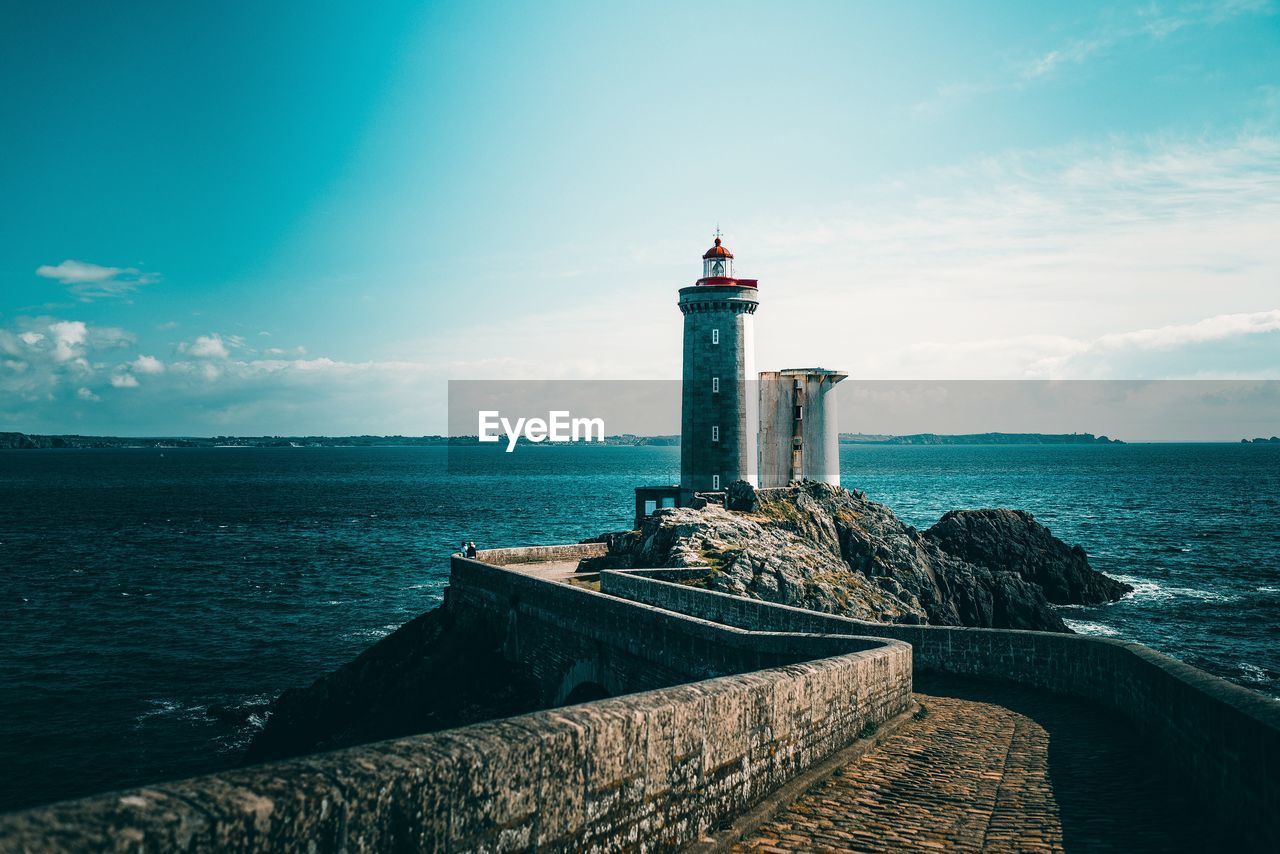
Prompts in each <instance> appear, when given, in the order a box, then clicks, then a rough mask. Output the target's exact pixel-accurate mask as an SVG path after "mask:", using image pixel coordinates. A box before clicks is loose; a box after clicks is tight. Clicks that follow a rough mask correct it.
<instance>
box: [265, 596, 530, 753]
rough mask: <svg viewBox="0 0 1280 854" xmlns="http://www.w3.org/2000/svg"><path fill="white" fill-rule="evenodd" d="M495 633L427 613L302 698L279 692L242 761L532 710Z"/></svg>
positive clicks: (523, 678) (461, 618)
mask: <svg viewBox="0 0 1280 854" xmlns="http://www.w3.org/2000/svg"><path fill="white" fill-rule="evenodd" d="M501 637H502V635H501V633H499V632H497V631H495V630H494V627H492V626H490V625H488V624H487V623H485V622H484V621H483V620H479V619H469V618H467V616H466V615H459V614H455V613H453V612H452V611H450V610H449V609H446V608H443V607H441V608H436V609H435V610H433V611H428V612H427V613H425V614H423V615H422V616H420V617H418V618H416V619H414V620H411V621H410V622H408V623H405V624H404V625H403V626H401V627H400V628H399V629H397V630H396V631H395V632H394V633H392V634H390V635H388V636H387V637H385V638H383V639H382V640H380V641H379V642H378V643H376V644H374V645H373V646H371V647H369V648H368V649H367V650H365V651H364V652H363V653H361V654H360V656H359V657H358V658H356V659H354V660H353V661H351V662H348V663H347V664H344V665H343V666H342V667H340V668H338V669H337V670H335V671H334V672H332V673H330V674H328V675H326V676H322V677H320V678H319V679H317V680H316V681H315V683H313V684H312V685H311V686H310V687H308V688H295V689H290V690H288V691H285V692H284V693H283V694H281V695H280V696H279V697H278V698H276V700H275V702H274V703H272V704H271V712H270V715H269V716H268V718H267V723H266V726H265V727H264V728H263V730H262V732H260V733H259V734H258V736H257V738H255V739H254V741H253V743H252V744H250V746H249V749H248V751H247V753H246V761H248V762H263V761H267V760H271V759H283V758H286V757H289V756H298V755H301V754H304V753H314V752H316V751H321V750H333V749H335V748H339V747H348V746H351V745H355V744H364V743H367V742H371V741H379V740H382V739H387V738H395V737H397V736H402V735H409V734H413V733H423V732H433V731H435V730H440V729H449V728H452V727H457V726H465V725H466V724H472V723H476V722H478V721H484V720H491V719H493V718H502V717H508V716H510V715H518V714H523V713H525V712H530V711H534V710H536V709H538V708H539V700H538V698H539V693H538V685H537V682H536V680H535V679H534V677H533V676H532V675H531V674H529V673H527V672H526V671H525V670H524V669H523V668H521V667H520V666H519V665H517V664H513V663H511V662H508V661H506V660H505V659H504V657H503V656H502V653H501V650H500V646H501Z"/></svg>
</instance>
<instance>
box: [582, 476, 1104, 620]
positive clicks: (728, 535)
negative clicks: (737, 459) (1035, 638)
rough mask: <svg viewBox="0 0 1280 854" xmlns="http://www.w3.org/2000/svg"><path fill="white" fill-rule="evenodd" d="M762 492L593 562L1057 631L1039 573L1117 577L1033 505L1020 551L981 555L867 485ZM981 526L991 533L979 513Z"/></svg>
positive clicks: (780, 597)
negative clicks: (1057, 533)
mask: <svg viewBox="0 0 1280 854" xmlns="http://www.w3.org/2000/svg"><path fill="white" fill-rule="evenodd" d="M728 492H729V495H730V496H731V497H732V498H731V500H730V501H729V502H728V503H729V504H730V505H731V506H743V505H744V503H751V502H749V501H747V495H746V490H743V489H741V488H738V487H736V486H734V487H731V488H730V489H729V490H728ZM752 498H753V499H754V508H755V509H754V510H750V511H733V510H730V509H726V508H725V507H721V506H718V505H715V504H708V505H706V506H704V507H702V508H700V509H692V508H676V509H672V510H663V511H660V512H659V513H657V514H656V515H655V516H654V517H653V518H652V519H650V520H649V521H648V522H646V524H645V526H644V528H643V529H641V530H640V531H633V532H631V533H629V534H626V535H623V536H620V537H615V538H614V540H613V546H612V547H611V549H610V553H609V554H608V555H607V556H605V557H604V558H602V559H598V560H596V561H594V562H593V568H597V567H600V566H617V567H659V566H706V567H709V568H710V569H711V570H712V572H711V573H710V574H709V576H708V578H707V580H706V581H705V584H706V585H707V586H708V587H710V588H712V589H715V590H720V591H723V592H726V593H733V594H736V595H740V596H751V597H754V598H757V599H764V600H767V601H770V602H780V603H783V604H787V605H794V606H796V607H800V608H809V609H812V610H817V611H825V612H827V613H836V614H844V615H847V616H851V617H856V618H858V619H864V620H877V621H882V622H896V623H931V624H934V625H951V626H981V627H992V628H1015V629H1040V630H1046V631H1057V632H1066V631H1069V630H1068V629H1067V627H1066V625H1065V624H1064V623H1063V622H1062V619H1061V618H1060V617H1059V616H1058V615H1057V613H1056V612H1055V611H1054V610H1053V608H1052V607H1051V605H1050V600H1049V599H1048V598H1047V597H1046V595H1045V592H1044V590H1043V589H1042V588H1041V585H1040V583H1039V582H1038V581H1037V579H1038V578H1042V577H1045V578H1053V577H1057V576H1059V575H1060V576H1062V577H1063V578H1071V579H1073V580H1072V582H1071V584H1069V585H1068V587H1069V588H1070V589H1076V590H1082V589H1088V590H1109V589H1112V588H1110V587H1108V585H1115V584H1118V582H1114V581H1112V580H1111V579H1107V578H1106V577H1105V576H1102V575H1101V574H1100V573H1097V572H1094V571H1093V570H1091V569H1089V568H1088V564H1087V558H1084V557H1083V552H1082V551H1077V550H1073V549H1071V548H1070V547H1068V546H1066V545H1065V544H1064V543H1062V542H1061V541H1060V540H1057V539H1056V538H1054V537H1052V535H1051V534H1049V532H1048V529H1046V528H1044V527H1043V526H1040V525H1038V523H1036V522H1035V520H1034V519H1032V518H1031V516H1030V515H1028V514H1014V515H1012V516H1011V518H1009V519H1007V520H1002V521H1004V522H1005V523H1006V524H1007V526H1008V530H1007V531H1006V534H1008V535H1010V536H1012V538H1013V540H1014V542H1017V543H1021V544H1022V548H1021V549H1016V548H1013V547H1009V548H1007V549H1005V550H1000V549H996V548H987V549H985V550H981V551H980V550H978V549H977V548H974V549H972V550H971V552H972V555H973V557H974V558H980V559H970V558H968V557H965V556H964V555H963V554H959V553H956V552H954V551H952V550H951V549H950V548H949V547H946V548H944V545H943V544H944V543H948V544H950V543H951V542H953V540H951V539H950V538H946V537H939V538H937V539H935V538H934V537H931V536H926V535H925V534H921V533H920V532H919V531H917V530H916V529H915V528H913V527H911V526H910V525H907V524H905V523H904V522H902V521H901V520H900V519H898V517H897V516H895V515H894V513H893V511H891V510H890V509H889V508H887V507H885V506H884V505H881V504H877V503H875V502H873V501H869V500H867V497H866V496H865V495H864V494H862V493H860V492H850V491H848V490H845V489H841V488H840V487H833V486H829V485H826V484H821V483H810V482H806V483H804V484H800V485H797V486H793V487H788V488H785V489H768V490H758V491H755V492H754V495H753V496H752ZM1004 512H1010V513H1012V511H1004ZM940 524H941V523H940ZM1019 526H1021V528H1022V529H1021V530H1018V527H1019ZM973 527H974V529H975V530H983V528H982V527H981V526H979V525H977V524H976V520H975V521H974V524H973ZM1046 538H1047V539H1046ZM955 542H959V540H956V541H955ZM964 542H965V543H966V544H968V543H969V541H968V540H965V541H964ZM982 542H984V543H985V542H986V541H985V539H984V540H982ZM1055 544H1056V545H1055ZM1015 558H1018V559H1015ZM1055 560H1058V561H1066V562H1068V563H1070V567H1067V566H1065V565H1064V566H1058V565H1057V564H1055ZM1079 560H1083V561H1084V564H1083V566H1080V565H1079V563H1078V561H1079ZM1121 586H1123V585H1121ZM1055 595H1056V594H1055Z"/></svg>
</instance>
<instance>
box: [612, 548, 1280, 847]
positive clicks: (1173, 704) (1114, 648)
mask: <svg viewBox="0 0 1280 854" xmlns="http://www.w3.org/2000/svg"><path fill="white" fill-rule="evenodd" d="M705 572H706V570H704V569H690V570H671V569H666V570H648V571H646V570H633V571H627V572H620V571H609V572H604V573H601V577H600V580H601V589H602V590H604V591H607V592H611V593H614V594H616V595H618V596H624V597H626V598H629V599H632V600H634V601H637V602H643V603H647V604H651V605H655V606H657V607H661V608H665V609H669V610H673V611H679V612H681V613H686V614H690V615H693V616H698V617H701V618H703V619H707V620H712V621H715V622H722V623H725V624H727V625H734V626H740V627H742V628H751V629H757V630H759V629H769V630H774V631H793V632H849V633H850V634H855V633H856V634H859V635H872V636H878V637H887V638H894V639H896V640H902V641H906V642H908V643H910V644H911V646H912V649H913V650H914V664H915V666H916V667H917V668H919V669H920V670H922V671H930V670H932V671H939V672H944V673H953V674H959V675H965V676H979V677H984V678H996V679H1004V680H1010V681H1014V682H1019V683H1022V684H1025V685H1030V686H1033V687H1036V688H1042V689H1046V690H1049V691H1053V692H1056V693H1060V694H1068V695H1072V696H1076V697H1080V698H1083V699H1086V700H1090V701H1093V702H1095V703H1098V704H1099V705H1101V706H1102V707H1103V708H1105V709H1108V710H1111V711H1112V712H1114V713H1115V714H1116V715H1118V716H1119V717H1121V718H1122V719H1125V720H1126V721H1127V722H1128V723H1130V724H1131V725H1132V726H1133V728H1134V730H1135V731H1136V733H1137V735H1138V736H1139V737H1141V738H1144V739H1145V740H1146V741H1147V742H1148V743H1149V744H1150V746H1151V748H1152V749H1153V750H1155V751H1156V752H1157V753H1158V755H1160V756H1161V757H1162V758H1163V759H1164V761H1165V762H1166V764H1167V765H1168V766H1169V767H1170V769H1171V770H1172V771H1173V772H1174V773H1177V774H1178V775H1179V776H1180V777H1181V778H1182V779H1183V780H1184V781H1185V783H1186V785H1188V786H1190V787H1192V788H1193V790H1194V791H1196V792H1197V793H1198V795H1199V798H1200V801H1201V803H1202V804H1204V808H1205V810H1207V811H1209V812H1210V814H1212V815H1213V816H1214V818H1215V822H1214V823H1215V824H1217V825H1218V826H1220V827H1221V828H1222V832H1223V834H1224V838H1226V839H1234V840H1235V841H1236V843H1237V844H1238V845H1240V846H1241V847H1242V848H1244V849H1246V850H1254V849H1256V850H1274V846H1275V845H1276V844H1277V842H1280V704H1277V703H1276V702H1275V701H1273V700H1270V699H1268V698H1266V697H1263V696H1262V695H1260V694H1257V693H1255V692H1253V691H1249V690H1248V689H1245V688H1241V687H1240V686H1238V685H1234V684H1232V683H1230V682H1227V681H1226V680H1224V679H1219V678H1217V677H1215V676H1211V675H1209V674H1207V673H1205V672H1204V671H1201V670H1198V669H1197V668H1194V667H1191V666H1190V665H1187V664H1183V663H1182V662H1180V661H1177V660H1175V659H1172V658H1169V657H1168V656H1165V655H1161V654H1160V653H1158V652H1155V651H1153V650H1151V649H1148V648H1147V647H1145V646H1142V645H1140V644H1135V643H1127V642H1124V641H1117V640H1111V639H1107V638H1091V637H1083V636H1081V635H1063V634H1057V633H1052V632H1028V631H1013V630H1000V629H971V628H955V627H950V626H897V625H886V624H883V623H867V622H862V621H859V620H853V619H850V618H847V617H839V616H836V615H833V614H820V613H816V612H813V611H806V610H802V609H799V608H791V607H788V606H785V605H775V604H772V603H768V602H761V601H759V600H755V599H744V598H740V597H736V596H729V595H725V594H723V593H715V592H712V591H708V590H701V589H698V588H694V587H689V586H687V585H684V584H678V583H672V582H676V581H680V580H684V581H688V580H691V579H694V578H697V577H699V576H701V575H703V574H705Z"/></svg>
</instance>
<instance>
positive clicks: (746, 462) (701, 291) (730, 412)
mask: <svg viewBox="0 0 1280 854" xmlns="http://www.w3.org/2000/svg"><path fill="white" fill-rule="evenodd" d="M757 293H758V291H757V290H756V280H755V279H737V278H734V275H733V253H732V252H730V251H729V249H728V247H726V246H725V245H724V244H723V243H722V242H721V240H720V232H719V230H717V231H716V241H715V245H714V246H712V247H711V248H710V249H708V250H707V251H706V253H705V254H704V255H703V256H702V278H700V279H698V281H697V282H695V283H694V284H692V285H690V286H689V287H686V288H681V289H680V311H681V313H682V314H684V376H683V386H682V400H681V416H680V498H681V501H680V503H681V504H685V503H687V502H688V500H689V498H690V497H691V496H692V494H693V493H694V492H705V491H709V490H720V489H725V488H727V487H728V486H729V484H731V483H733V482H734V481H735V480H745V481H749V482H750V483H752V484H756V483H757V478H756V466H757V446H756V441H757V439H756V434H757V430H758V427H759V394H758V392H757V389H756V369H755V339H754V335H753V334H752V324H753V317H752V316H753V315H754V314H755V311H756V307H757V306H758V305H759V304H760V302H759V298H758V296H757Z"/></svg>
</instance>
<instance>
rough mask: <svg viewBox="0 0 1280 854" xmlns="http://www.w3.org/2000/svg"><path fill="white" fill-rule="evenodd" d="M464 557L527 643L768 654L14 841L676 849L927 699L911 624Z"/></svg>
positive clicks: (35, 820) (664, 658)
mask: <svg viewBox="0 0 1280 854" xmlns="http://www.w3.org/2000/svg"><path fill="white" fill-rule="evenodd" d="M574 548H576V547H574ZM566 554H567V553H565V552H555V551H553V552H551V553H549V554H548V557H550V558H552V559H554V558H556V557H561V556H566ZM452 573H453V575H452V583H451V586H450V590H449V594H448V597H447V602H448V604H447V607H450V608H482V609H485V610H486V613H489V614H491V615H492V616H493V617H494V618H495V619H497V620H499V621H500V622H501V621H506V623H507V624H508V625H509V627H510V628H511V632H510V636H509V637H508V643H509V645H510V647H511V648H510V653H511V654H513V655H519V656H523V655H541V654H547V653H549V652H550V646H551V645H552V644H553V641H554V638H555V637H557V636H558V637H559V639H560V642H561V644H562V645H563V646H565V647H569V648H573V649H575V650H576V652H575V655H576V654H578V653H581V652H585V651H595V652H597V653H599V652H601V650H602V648H604V647H609V648H610V649H608V650H606V651H604V653H603V654H604V655H605V656H606V657H608V656H614V657H616V658H619V659H621V658H631V659H634V662H635V663H633V665H632V666H634V667H635V668H636V670H635V673H634V674H633V675H634V678H637V679H641V678H649V679H653V680H659V681H660V680H663V679H682V678H687V677H685V676H684V675H683V674H695V675H696V674H698V673H705V672H708V671H714V670H718V669H733V670H748V669H752V670H754V672H750V673H741V674H739V675H733V676H722V677H719V678H714V679H709V680H704V681H700V682H696V683H692V684H684V685H678V686H674V687H667V688H664V689H661V690H655V691H648V692H644V693H639V694H632V695H629V696H624V697H616V698H612V699H607V700H601V701H597V702H593V703H587V704H583V705H577V706H571V707H567V708H560V709H554V710H550V711H545V712H537V713H534V714H530V715H524V716H520V717H515V718H507V719H504V720H500V721H493V722H489V723H484V724H478V725H475V726H470V727H463V728H460V729H455V730H447V731H444V732H439V733H433V734H429V735H423V736H415V737H410V738H402V739H397V740H393V741H387V742H381V743H378V744H372V745H366V746H362V747H356V748H350V749H346V750H340V751H336V752H333V753H327V754H321V755H317V756H312V757H307V758H303V759H296V760H289V761H285V762H277V763H268V764H265V765H259V766H256V767H252V768H246V769H242V770H238V771H232V772H227V773H223V774H215V775H211V776H207V777H201V778H196V779H191V780H184V781H179V782H176V783H166V784H161V785H156V786H149V787H147V788H144V789H135V790H133V791H126V792H118V793H112V794H106V795H100V796H97V797H92V798H85V799H82V800H78V801H69V802H66V803H63V804H54V805H52V806H48V807H44V808H40V809H35V810H29V811H26V812H21V813H14V814H10V815H6V816H0V851H4V852H8V851H45V850H86V849H92V850H102V849H106V850H174V849H182V850H195V851H211V850H218V851H223V850H230V851H249V850H263V849H271V850H278V851H316V850H320V851H328V850H357V851H375V850H377V851H380V850H401V849H411V850H459V851H461V850H497V851H508V850H525V849H528V848H530V847H540V848H547V849H552V850H560V849H565V848H573V849H583V850H619V849H623V848H626V849H628V850H667V849H670V848H672V847H675V846H678V845H680V844H682V843H685V842H688V841H691V840H693V839H695V838H696V837H697V836H698V835H699V834H701V833H703V832H704V831H706V830H707V829H708V828H710V827H712V826H714V825H717V824H719V823H721V822H723V821H725V820H727V819H730V818H732V817H734V816H736V815H738V814H739V813H741V812H742V811H743V810H744V809H746V808H747V807H749V806H751V805H752V804H753V803H755V802H757V801H759V800H760V799H761V798H762V797H764V796H765V795H766V794H768V793H769V792H770V791H772V790H773V789H775V788H777V787H778V786H779V785H781V784H783V783H785V782H786V781H788V780H790V779H791V778H792V777H794V776H795V775H796V774H798V773H800V772H802V771H803V770H805V769H807V768H809V767H811V766H813V765H814V764H816V763H818V762H820V761H822V760H823V759H825V758H826V757H828V756H829V755H830V754H832V753H833V752H835V751H837V750H839V749H840V748H842V747H844V746H845V745H847V744H848V743H849V742H851V741H852V740H854V739H855V738H857V737H858V734H859V733H860V732H862V731H863V729H864V728H865V727H866V726H867V725H868V724H875V723H880V722H883V721H885V720H887V719H889V718H891V717H893V716H895V715H897V714H899V713H901V712H903V711H904V710H906V709H907V708H908V707H909V705H910V702H911V699H910V696H911V648H910V647H909V646H907V645H906V644H903V643H897V642H894V641H884V640H877V639H868V638H856V637H847V636H841V635H839V634H837V633H827V634H824V635H813V636H806V635H797V634H788V633H779V632H752V631H749V630H744V629H741V628H736V627H728V626H725V625H721V624H717V623H714V622H711V621H706V620H701V619H697V618H691V617H688V616H684V615H680V614H675V613H672V612H669V611H664V610H661V609H658V608H655V607H651V606H645V605H640V604H635V603H631V602H627V601H625V600H621V599H617V598H613V597H609V596H605V595H603V594H600V593H596V592H594V591H590V590H585V589H582V588H578V587H573V586H570V585H567V584H562V583H556V582H548V581H542V580H539V579H537V578H534V577H531V576H528V575H523V574H520V573H518V572H513V571H510V570H504V569H501V568H498V567H495V566H487V565H485V564H483V563H481V562H479V561H474V560H466V559H465V558H460V557H455V558H454V559H453V564H452ZM646 658H647V659H649V660H651V662H652V665H651V667H650V669H649V670H647V671H643V669H642V668H641V666H640V664H639V663H638V662H640V661H642V660H644V659H646ZM801 658H804V659H817V660H809V661H803V662H799V663H792V664H786V665H783V666H781V667H772V668H768V669H763V670H755V668H757V667H767V665H768V664H769V663H770V662H778V661H785V660H791V661H796V660H797V659H801ZM646 672H647V675H645V674H646Z"/></svg>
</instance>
